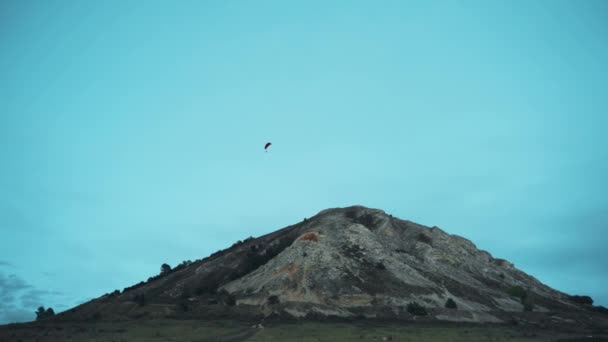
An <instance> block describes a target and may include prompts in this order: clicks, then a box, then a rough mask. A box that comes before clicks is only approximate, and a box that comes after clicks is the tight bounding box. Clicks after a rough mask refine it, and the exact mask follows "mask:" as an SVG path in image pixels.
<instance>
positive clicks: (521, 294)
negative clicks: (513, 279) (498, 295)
mask: <svg viewBox="0 0 608 342" xmlns="http://www.w3.org/2000/svg"><path fill="white" fill-rule="evenodd" d="M507 294H508V295H509V296H511V297H517V298H519V299H520V300H521V301H522V303H523V300H524V298H526V297H527V295H528V293H527V292H526V290H524V288H523V287H521V286H517V285H516V286H511V287H510V288H508V289H507Z"/></svg>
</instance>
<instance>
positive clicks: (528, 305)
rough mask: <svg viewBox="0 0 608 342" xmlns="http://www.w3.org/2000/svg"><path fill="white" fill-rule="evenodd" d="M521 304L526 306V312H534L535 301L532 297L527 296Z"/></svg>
mask: <svg viewBox="0 0 608 342" xmlns="http://www.w3.org/2000/svg"><path fill="white" fill-rule="evenodd" d="M521 303H522V304H523V305H524V311H533V310H534V301H533V300H532V297H530V296H526V297H524V298H523V299H522V301H521Z"/></svg>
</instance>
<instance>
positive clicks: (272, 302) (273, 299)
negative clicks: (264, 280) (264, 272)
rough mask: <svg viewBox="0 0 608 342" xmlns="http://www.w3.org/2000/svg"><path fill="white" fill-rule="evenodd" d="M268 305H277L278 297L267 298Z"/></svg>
mask: <svg viewBox="0 0 608 342" xmlns="http://www.w3.org/2000/svg"><path fill="white" fill-rule="evenodd" d="M268 304H270V305H276V304H279V297H277V296H275V295H272V296H270V297H268Z"/></svg>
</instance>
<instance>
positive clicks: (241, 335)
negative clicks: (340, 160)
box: [0, 320, 608, 342]
mask: <svg viewBox="0 0 608 342" xmlns="http://www.w3.org/2000/svg"><path fill="white" fill-rule="evenodd" d="M574 337H579V338H583V337H584V339H582V341H589V342H591V341H608V338H605V337H604V338H601V339H598V338H597V337H596V338H588V337H585V336H568V335H558V334H554V333H551V332H548V331H531V330H526V331H525V332H524V331H519V330H517V329H516V327H505V326H491V327H480V326H458V325H445V324H437V325H433V326H431V325H426V326H420V325H412V324H408V325H399V324H389V323H387V324H380V323H378V324H372V323H360V324H357V323H354V324H349V323H330V322H328V323H322V322H310V321H308V322H281V323H278V322H275V323H269V324H268V325H265V326H264V328H261V329H260V328H252V327H251V325H250V324H245V323H239V322H234V321H212V322H201V321H193V320H192V321H187V320H147V321H130V322H116V323H112V322H97V323H57V324H44V325H43V324H29V325H23V324H21V325H12V326H3V327H0V342H9V341H10V342H19V341H21V342H30V341H31V342H34V341H40V342H44V341H74V342H76V341H77V342H89V341H91V342H92V341H96V342H123V341H124V342H144V341H145V342H147V341H150V342H155V341H158V342H160V341H174V342H182V341H183V342H208V341H209V342H210V341H224V342H228V341H302V342H304V341H311V342H317V341H463V342H464V341H466V342H475V341H557V340H560V339H567V338H574Z"/></svg>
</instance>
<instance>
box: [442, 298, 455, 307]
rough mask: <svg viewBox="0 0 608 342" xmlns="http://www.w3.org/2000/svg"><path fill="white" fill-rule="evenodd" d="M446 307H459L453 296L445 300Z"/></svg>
mask: <svg viewBox="0 0 608 342" xmlns="http://www.w3.org/2000/svg"><path fill="white" fill-rule="evenodd" d="M445 307H446V308H448V309H458V305H456V302H455V301H454V300H453V299H452V298H448V300H446V301H445Z"/></svg>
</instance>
